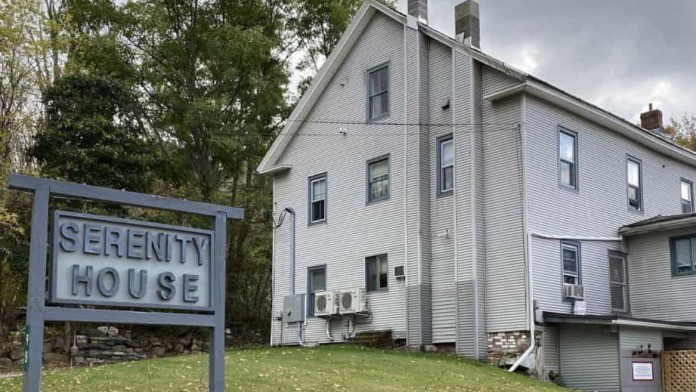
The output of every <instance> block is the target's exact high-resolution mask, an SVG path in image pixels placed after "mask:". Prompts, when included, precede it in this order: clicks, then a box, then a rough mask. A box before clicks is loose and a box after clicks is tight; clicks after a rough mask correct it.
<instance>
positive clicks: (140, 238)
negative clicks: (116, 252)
mask: <svg viewBox="0 0 696 392" xmlns="http://www.w3.org/2000/svg"><path fill="white" fill-rule="evenodd" d="M144 250H145V232H144V231H142V230H140V229H128V258H129V259H143V258H144V257H145V252H144Z"/></svg>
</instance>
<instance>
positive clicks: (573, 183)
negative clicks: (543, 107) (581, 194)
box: [558, 127, 578, 190]
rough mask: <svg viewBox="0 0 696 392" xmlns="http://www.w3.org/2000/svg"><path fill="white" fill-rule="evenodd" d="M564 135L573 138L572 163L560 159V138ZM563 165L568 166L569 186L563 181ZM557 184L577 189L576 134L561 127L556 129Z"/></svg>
mask: <svg viewBox="0 0 696 392" xmlns="http://www.w3.org/2000/svg"><path fill="white" fill-rule="evenodd" d="M564 135H565V136H568V137H571V138H573V162H570V161H567V160H565V159H563V157H562V154H561V146H562V144H561V138H562V137H563V136H564ZM564 163H565V164H567V165H570V178H571V183H570V184H568V183H565V182H564V181H563V176H562V173H563V171H562V167H563V164H564ZM558 183H559V184H561V186H563V187H565V188H570V189H576V190H577V189H578V134H577V133H575V132H573V131H571V130H568V129H565V128H563V127H559V128H558Z"/></svg>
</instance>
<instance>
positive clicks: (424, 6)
mask: <svg viewBox="0 0 696 392" xmlns="http://www.w3.org/2000/svg"><path fill="white" fill-rule="evenodd" d="M408 14H409V15H411V16H413V17H415V18H416V19H417V20H418V21H420V22H423V23H426V24H427V23H428V0H408Z"/></svg>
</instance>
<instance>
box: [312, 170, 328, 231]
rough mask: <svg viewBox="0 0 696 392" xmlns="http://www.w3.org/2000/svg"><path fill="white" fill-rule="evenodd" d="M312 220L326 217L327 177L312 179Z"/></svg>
mask: <svg viewBox="0 0 696 392" xmlns="http://www.w3.org/2000/svg"><path fill="white" fill-rule="evenodd" d="M309 189H310V195H309V196H310V206H309V208H310V217H309V220H310V222H320V221H323V220H325V219H326V177H321V178H316V179H313V180H310V183H309Z"/></svg>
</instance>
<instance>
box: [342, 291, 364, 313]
mask: <svg viewBox="0 0 696 392" xmlns="http://www.w3.org/2000/svg"><path fill="white" fill-rule="evenodd" d="M338 303H339V312H340V313H341V314H354V313H366V312H367V293H366V292H365V289H364V288H362V287H361V288H355V289H348V290H341V292H340V294H339V302H338Z"/></svg>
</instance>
